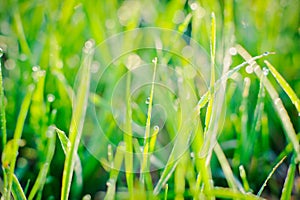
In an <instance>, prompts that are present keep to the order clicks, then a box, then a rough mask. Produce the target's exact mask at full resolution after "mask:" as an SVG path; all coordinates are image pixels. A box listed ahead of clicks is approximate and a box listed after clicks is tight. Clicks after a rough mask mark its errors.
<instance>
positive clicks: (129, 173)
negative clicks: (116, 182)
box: [124, 71, 134, 199]
mask: <svg viewBox="0 0 300 200" xmlns="http://www.w3.org/2000/svg"><path fill="white" fill-rule="evenodd" d="M130 84H131V72H130V71H128V73H127V83H126V130H127V133H125V134H124V142H125V149H126V152H125V154H126V155H125V171H126V181H127V187H128V191H129V194H130V198H131V199H133V198H134V194H133V177H134V176H133V145H132V127H131V126H132V125H131V123H132V110H131V97H130V95H131V94H130Z"/></svg>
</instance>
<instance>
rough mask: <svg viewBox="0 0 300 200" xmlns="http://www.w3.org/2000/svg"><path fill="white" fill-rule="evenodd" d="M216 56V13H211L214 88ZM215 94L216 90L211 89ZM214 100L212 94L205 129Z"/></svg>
mask: <svg viewBox="0 0 300 200" xmlns="http://www.w3.org/2000/svg"><path fill="white" fill-rule="evenodd" d="M215 57H216V17H215V13H212V14H211V39H210V58H211V59H210V62H211V76H210V87H211V88H213V85H214V84H215V79H216V77H215V76H216V75H215ZM211 93H212V94H214V91H213V90H212V91H211ZM213 102H214V96H213V95H212V96H211V98H210V100H209V102H208V106H207V110H206V115H205V129H207V128H208V124H209V122H210V117H211V112H212V107H213Z"/></svg>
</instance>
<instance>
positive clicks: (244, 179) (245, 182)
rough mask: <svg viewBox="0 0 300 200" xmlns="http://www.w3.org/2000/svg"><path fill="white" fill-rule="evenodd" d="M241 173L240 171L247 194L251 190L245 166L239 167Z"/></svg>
mask: <svg viewBox="0 0 300 200" xmlns="http://www.w3.org/2000/svg"><path fill="white" fill-rule="evenodd" d="M239 171H240V177H241V179H242V181H243V186H244V189H245V191H246V192H250V191H251V189H250V186H249V183H248V179H247V176H246V171H245V168H244V166H243V165H240V167H239Z"/></svg>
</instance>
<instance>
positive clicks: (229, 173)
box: [214, 142, 238, 191]
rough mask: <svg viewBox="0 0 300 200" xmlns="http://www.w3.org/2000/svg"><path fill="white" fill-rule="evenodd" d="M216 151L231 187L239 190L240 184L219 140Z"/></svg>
mask: <svg viewBox="0 0 300 200" xmlns="http://www.w3.org/2000/svg"><path fill="white" fill-rule="evenodd" d="M214 151H215V153H216V156H217V158H218V160H219V163H220V165H221V167H222V170H223V172H224V175H225V177H226V181H227V183H228V185H229V187H230V188H232V190H234V191H236V190H238V186H237V184H236V181H235V178H234V175H233V172H232V170H231V167H230V165H229V163H228V160H227V159H226V156H225V154H224V152H223V150H222V148H221V146H220V145H219V143H218V142H217V143H216V145H215V148H214Z"/></svg>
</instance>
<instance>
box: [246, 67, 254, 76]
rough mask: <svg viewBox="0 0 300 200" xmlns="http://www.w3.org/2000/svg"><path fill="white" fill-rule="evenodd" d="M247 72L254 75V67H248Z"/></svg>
mask: <svg viewBox="0 0 300 200" xmlns="http://www.w3.org/2000/svg"><path fill="white" fill-rule="evenodd" d="M246 72H247V73H248V74H252V73H253V66H252V65H248V66H247V67H246Z"/></svg>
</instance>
